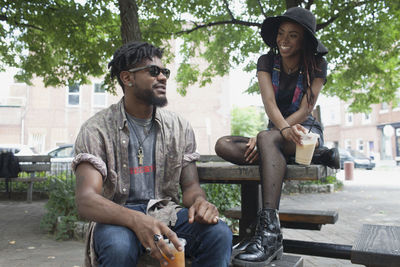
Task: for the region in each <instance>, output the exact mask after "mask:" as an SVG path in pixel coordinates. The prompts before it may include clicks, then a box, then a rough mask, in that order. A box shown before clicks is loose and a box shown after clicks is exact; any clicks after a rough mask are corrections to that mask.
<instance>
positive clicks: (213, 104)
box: [0, 63, 230, 154]
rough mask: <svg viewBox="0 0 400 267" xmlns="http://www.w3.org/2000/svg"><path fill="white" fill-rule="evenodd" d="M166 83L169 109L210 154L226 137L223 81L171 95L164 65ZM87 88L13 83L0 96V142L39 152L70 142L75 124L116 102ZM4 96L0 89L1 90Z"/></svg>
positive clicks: (95, 85)
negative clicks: (30, 147) (5, 92)
mask: <svg viewBox="0 0 400 267" xmlns="http://www.w3.org/2000/svg"><path fill="white" fill-rule="evenodd" d="M167 67H168V68H170V69H171V77H170V79H169V80H168V85H167V97H168V102H169V104H168V105H167V106H166V109H169V110H172V111H174V112H176V113H178V114H180V115H181V116H183V117H184V118H186V119H187V120H189V121H190V122H191V124H192V126H193V128H194V131H195V133H196V138H197V143H198V150H199V152H200V153H201V154H215V152H214V144H215V142H216V140H217V139H218V138H219V137H220V136H223V135H227V134H229V133H230V101H229V78H228V77H222V78H221V77H216V78H214V79H213V82H212V83H211V84H209V85H207V86H205V87H202V88H200V87H198V86H192V87H190V88H189V89H188V92H187V94H186V96H184V97H183V96H181V95H179V94H178V93H177V92H176V88H177V86H176V82H175V75H176V72H177V67H178V66H177V65H176V64H175V63H171V64H168V66H167ZM91 82H92V84H90V85H82V86H79V85H71V86H68V87H59V88H51V87H48V88H45V87H44V85H43V82H42V80H41V79H39V78H36V79H34V80H33V81H32V83H33V85H31V86H29V85H26V84H13V85H11V86H10V88H4V87H3V88H1V89H0V90H7V89H8V93H7V94H6V96H4V94H3V97H0V144H27V145H29V146H32V147H34V148H35V150H36V151H38V152H40V153H43V152H45V151H47V150H49V149H52V148H54V147H56V146H57V145H60V144H63V143H73V142H74V141H75V138H76V136H77V134H78V132H79V129H80V126H81V125H82V123H83V122H85V121H86V120H87V119H88V118H89V117H91V116H92V115H93V114H95V113H96V112H97V111H99V110H101V109H103V108H105V107H108V106H109V105H111V104H113V103H116V102H117V101H119V99H120V98H121V96H122V95H123V94H122V90H121V89H120V88H119V89H118V92H117V96H113V95H111V94H108V93H106V92H104V90H103V89H102V87H101V79H92V81H91ZM3 93H4V91H3Z"/></svg>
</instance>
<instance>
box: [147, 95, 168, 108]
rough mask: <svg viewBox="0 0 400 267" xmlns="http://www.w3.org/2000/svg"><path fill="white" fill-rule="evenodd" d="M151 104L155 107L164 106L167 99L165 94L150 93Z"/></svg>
mask: <svg viewBox="0 0 400 267" xmlns="http://www.w3.org/2000/svg"><path fill="white" fill-rule="evenodd" d="M151 104H153V105H154V106H156V107H160V108H162V107H165V106H166V105H167V104H168V99H167V97H166V96H156V95H155V94H154V93H153V94H152V99H151Z"/></svg>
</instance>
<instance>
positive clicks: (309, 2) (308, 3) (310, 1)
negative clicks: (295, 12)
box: [305, 0, 314, 10]
mask: <svg viewBox="0 0 400 267" xmlns="http://www.w3.org/2000/svg"><path fill="white" fill-rule="evenodd" d="M312 4H314V0H309V1H308V2H307V4H306V7H305V8H306V9H308V10H310V8H311V6H312Z"/></svg>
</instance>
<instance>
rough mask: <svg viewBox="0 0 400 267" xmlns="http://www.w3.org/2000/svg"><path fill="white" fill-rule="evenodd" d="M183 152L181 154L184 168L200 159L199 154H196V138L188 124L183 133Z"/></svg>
mask: <svg viewBox="0 0 400 267" xmlns="http://www.w3.org/2000/svg"><path fill="white" fill-rule="evenodd" d="M185 141H186V146H185V152H184V154H183V162H182V166H183V167H186V166H187V165H188V164H189V163H191V162H194V161H197V160H198V159H199V158H200V154H199V153H198V152H197V150H196V149H197V146H196V137H195V135H194V131H193V129H192V127H191V126H190V124H189V123H188V125H187V128H186V131H185Z"/></svg>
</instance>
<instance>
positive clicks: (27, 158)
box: [16, 155, 51, 162]
mask: <svg viewBox="0 0 400 267" xmlns="http://www.w3.org/2000/svg"><path fill="white" fill-rule="evenodd" d="M16 157H17V158H18V160H19V162H50V158H51V157H50V156H49V155H35V156H16Z"/></svg>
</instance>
